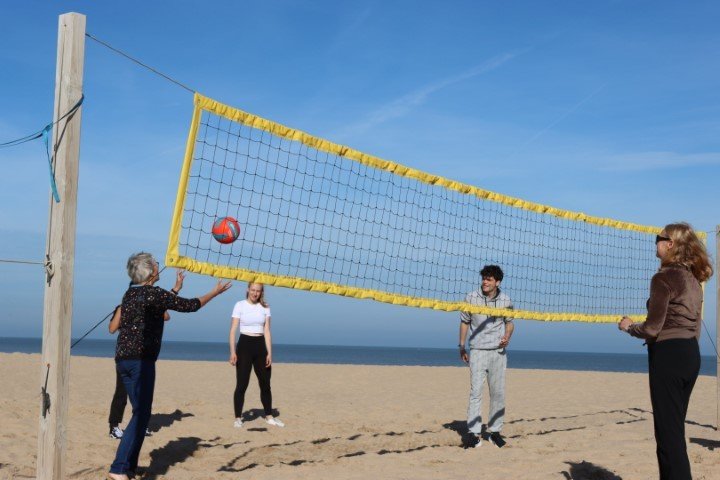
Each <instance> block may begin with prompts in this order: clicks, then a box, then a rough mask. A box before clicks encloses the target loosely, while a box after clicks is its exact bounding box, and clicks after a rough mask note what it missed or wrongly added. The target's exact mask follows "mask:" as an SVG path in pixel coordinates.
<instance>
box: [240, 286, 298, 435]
mask: <svg viewBox="0 0 720 480" xmlns="http://www.w3.org/2000/svg"><path fill="white" fill-rule="evenodd" d="M238 326H239V327H240V339H239V340H238V341H237V348H236V347H235V339H236V338H237V336H236V333H237V329H238ZM230 365H234V366H235V375H236V378H237V383H236V385H235V394H234V396H233V403H234V407H235V424H234V426H235V427H236V428H240V427H242V424H243V421H242V411H243V403H244V402H245V391H246V390H247V387H248V384H249V383H250V370H253V369H254V370H255V375H256V376H257V379H258V384H259V385H260V401H261V402H262V406H263V410H264V411H265V421H266V422H267V423H269V424H270V425H275V426H277V427H284V426H285V424H284V423H283V422H282V421H280V420H279V419H277V418H275V417H273V414H272V392H271V391H270V373H271V366H272V337H271V335H270V308H269V307H268V304H267V303H266V302H265V296H264V288H263V284H262V283H250V284H248V288H247V293H246V294H245V300H242V301H240V302H237V303H236V304H235V308H234V309H233V313H232V320H231V323H230Z"/></svg>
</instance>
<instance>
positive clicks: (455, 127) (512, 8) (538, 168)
mask: <svg viewBox="0 0 720 480" xmlns="http://www.w3.org/2000/svg"><path fill="white" fill-rule="evenodd" d="M69 11H75V12H80V13H84V14H85V15H87V31H88V33H90V34H92V35H94V36H96V37H98V38H100V39H102V40H104V41H106V42H108V43H110V44H111V45H113V46H115V47H116V48H119V49H121V50H123V51H125V52H127V53H129V54H131V55H133V56H135V57H137V58H139V59H141V60H142V61H144V62H146V63H148V64H150V65H152V66H153V67H155V68H157V69H159V70H160V71H162V72H164V73H166V74H168V75H170V76H172V77H174V78H176V79H178V80H180V81H181V82H183V83H185V84H187V85H188V86H190V87H192V88H194V89H196V90H197V91H199V92H201V93H203V94H205V95H208V96H210V97H213V98H217V99H219V100H221V101H223V102H225V103H227V104H230V105H233V106H236V107H238V108H242V109H244V110H246V111H250V112H253V113H256V114H259V115H261V116H264V117H267V118H270V119H273V120H275V121H278V122H280V123H284V124H286V125H290V126H293V127H296V128H299V129H302V130H304V131H307V132H310V133H312V134H314V135H318V136H321V137H325V138H329V139H331V140H333V141H336V142H338V143H343V144H347V145H349V146H351V147H353V148H356V149H359V150H362V151H366V152H368V153H372V154H374V155H377V156H379V157H382V158H387V159H391V160H394V161H396V162H398V163H402V164H406V165H409V166H412V167H414V168H418V169H420V170H424V171H428V172H432V173H435V174H438V175H441V176H445V177H449V178H453V179H457V180H460V181H462V182H465V183H469V184H473V185H477V186H480V187H482V188H486V189H489V190H494V191H498V192H502V193H505V194H508V195H512V196H517V197H521V198H524V199H527V200H531V201H535V202H539V203H545V204H550V205H553V206H556V207H560V208H566V209H570V210H575V211H582V212H585V213H588V214H591V215H597V216H604V217H614V218H618V219H621V220H626V221H630V222H636V223H641V224H649V225H663V224H665V223H668V222H672V221H676V220H686V221H689V222H690V223H692V224H693V225H694V226H695V227H696V228H697V229H699V230H706V231H707V230H713V229H714V228H715V226H716V224H718V223H720V216H718V214H717V207H716V206H717V205H718V204H720V193H719V190H720V189H718V188H717V179H718V178H720V90H718V89H717V85H718V84H720V49H718V45H720V38H719V37H720V32H719V31H718V29H717V24H718V20H719V19H720V15H719V14H720V5H718V4H717V2H693V3H692V4H678V3H677V2H666V1H615V2H574V1H565V2H563V1H558V2H533V1H527V2H480V1H469V2H460V1H458V2H410V1H406V2H402V1H390V2H388V1H385V2H380V1H365V2H330V1H328V2H320V1H318V2H300V1H275V2H214V1H208V2H204V3H202V4H201V3H200V2H183V1H175V2H133V1H128V2H113V3H109V2H40V1H26V2H13V3H8V4H6V5H5V6H4V7H3V13H4V18H7V19H10V21H7V22H6V23H5V26H4V28H3V29H2V31H0V45H2V47H0V60H1V61H2V63H3V69H2V71H1V72H0V84H1V85H2V87H3V88H2V92H3V93H2V105H3V109H2V110H1V111H0V141H7V140H11V139H14V138H17V137H21V136H24V135H26V134H28V133H30V132H33V131H36V130H38V129H39V128H41V127H42V126H44V125H45V124H46V123H47V122H48V121H49V120H50V118H51V115H52V106H53V94H54V76H55V74H54V72H55V56H56V38H57V17H58V15H59V14H61V13H64V12H69ZM84 86H85V95H86V102H85V105H84V107H83V117H82V121H83V125H82V146H81V158H80V188H79V206H78V237H77V252H76V263H75V265H76V270H75V300H74V307H75V315H74V320H73V334H74V336H79V335H81V334H82V333H84V332H85V331H86V330H87V329H88V328H89V327H90V326H92V325H94V324H95V322H97V321H98V320H99V319H100V318H102V316H104V315H105V314H106V313H107V312H109V311H110V310H111V309H112V307H113V306H114V305H115V304H116V303H118V301H119V299H120V297H121V295H122V293H123V291H124V288H125V287H126V285H127V283H126V282H127V277H126V273H125V271H124V265H125V261H126V259H127V257H128V255H129V254H130V253H132V252H134V251H138V250H147V251H151V252H153V253H154V254H155V255H156V256H157V257H158V258H159V259H162V258H163V257H164V253H165V249H166V244H167V234H168V230H169V223H170V217H171V214H172V208H173V204H174V200H175V192H176V189H177V181H178V177H179V169H180V164H181V160H182V155H183V151H184V148H185V140H186V137H187V129H188V125H189V121H190V115H191V111H192V96H191V94H190V93H188V92H187V91H185V90H183V89H181V88H179V87H177V86H176V85H174V84H172V83H169V82H168V81H166V80H163V79H162V78H159V77H157V76H155V75H154V74H152V73H150V72H148V71H147V70H144V69H142V68H140V67H138V66H137V65H135V64H132V63H130V62H129V61H128V60H126V59H124V58H122V57H120V56H118V55H117V54H114V53H112V52H110V51H109V50H107V49H106V48H105V47H102V46H100V45H99V44H97V43H95V42H93V41H92V40H87V42H86V58H85V80H84ZM43 148H44V147H43V146H42V144H41V143H39V142H34V143H30V144H25V145H23V146H21V147H16V148H13V149H3V150H0V162H2V165H3V167H4V171H5V172H6V173H5V175H2V177H0V203H1V204H2V205H3V208H2V209H1V210H0V257H1V258H4V259H28V260H40V259H41V258H42V257H43V252H44V248H45V246H44V245H45V231H46V225H47V207H48V179H47V164H46V160H45V154H44V151H43ZM709 238H710V240H711V241H710V242H709V243H710V250H711V253H712V254H713V255H715V252H714V250H715V247H714V241H713V240H714V238H713V235H712V234H711V235H710V237H709ZM648 248H653V246H652V245H648ZM0 269H1V272H2V273H1V274H0V291H2V293H0V303H1V304H2V313H0V336H31V337H34V336H40V335H41V332H42V298H43V275H42V271H41V269H40V267H36V266H28V265H11V264H0ZM171 277H172V273H171V272H166V273H165V274H164V278H163V280H161V282H160V285H161V286H165V287H169V286H171V285H172V280H171ZM211 284H212V280H211V279H208V278H203V277H200V276H198V275H189V277H188V279H187V281H186V287H185V293H186V294H188V295H192V294H201V293H204V292H205V291H206V290H207V289H208V288H209V287H210V286H211ZM244 288H245V287H244V285H242V284H236V285H235V286H234V287H233V289H232V290H231V291H230V292H228V293H227V294H225V296H223V297H220V298H218V299H217V300H215V301H214V302H213V303H211V304H210V305H208V307H206V308H205V309H203V310H202V311H201V312H199V313H196V314H192V315H181V314H175V315H174V318H173V323H172V324H171V325H169V328H168V329H167V330H166V332H167V333H166V339H170V340H203V341H225V340H226V338H227V331H228V326H229V317H230V313H231V310H232V305H233V303H234V301H235V300H236V299H238V298H240V297H241V296H243V295H244ZM607 288H610V289H612V288H613V286H612V285H608V286H607ZM707 289H708V295H707V297H706V299H707V302H708V303H707V305H706V308H705V312H706V319H707V321H708V322H707V323H708V327H709V330H710V333H711V335H712V337H713V339H714V337H715V325H714V323H715V322H714V319H715V309H716V305H715V303H716V302H715V295H714V294H713V293H714V292H715V289H716V283H715V278H713V280H712V281H711V282H710V283H709V284H708V286H707ZM267 295H268V299H269V301H270V303H271V308H272V309H273V318H274V319H273V332H274V337H275V341H276V342H279V343H306V344H340V345H389V346H391V345H395V346H422V347H452V346H454V345H455V344H456V343H457V325H458V315H457V314H454V313H444V312H434V311H425V310H419V309H413V308H405V307H397V306H391V305H384V304H378V303H374V302H371V301H363V300H354V299H347V298H342V297H334V296H329V295H323V294H313V293H307V292H298V291H292V290H287V289H278V288H269V289H268V294H267ZM93 338H109V337H108V335H107V333H105V330H104V329H103V330H101V329H98V331H97V332H96V333H95V334H94V335H93ZM640 343H641V342H638V341H637V340H634V339H630V338H627V337H625V336H622V335H620V334H619V333H618V332H617V330H616V328H615V326H614V325H582V324H569V323H563V324H547V323H540V322H529V321H521V322H518V326H517V328H516V335H515V337H514V342H513V347H514V348H517V349H533V350H566V351H595V352H598V351H599V352H636V353H640V352H642V351H643V349H642V348H641V346H640ZM701 345H702V350H703V353H704V354H710V353H711V347H710V343H709V341H708V340H707V336H706V335H705V334H704V333H703V340H702V343H701ZM712 353H714V352H712Z"/></svg>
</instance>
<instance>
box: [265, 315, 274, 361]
mask: <svg viewBox="0 0 720 480" xmlns="http://www.w3.org/2000/svg"><path fill="white" fill-rule="evenodd" d="M264 330H265V332H264V333H265V348H267V352H268V354H267V359H266V360H265V367H270V365H272V336H271V334H270V317H265V329H264Z"/></svg>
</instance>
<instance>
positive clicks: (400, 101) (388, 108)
mask: <svg viewBox="0 0 720 480" xmlns="http://www.w3.org/2000/svg"><path fill="white" fill-rule="evenodd" d="M521 53H522V52H521ZM519 54H520V53H503V54H501V55H498V56H496V57H493V58H491V59H490V60H488V61H486V62H483V63H482V64H480V65H476V66H475V67H473V68H471V69H470V70H467V71H466V72H463V73H460V74H457V75H453V76H449V77H446V78H443V79H440V80H438V81H435V82H433V83H430V84H428V85H425V86H422V87H420V88H418V89H416V90H413V91H411V92H409V93H407V94H405V95H403V96H401V97H399V98H396V99H395V100H393V101H391V102H389V103H387V104H385V105H383V106H381V107H380V108H378V109H376V110H375V111H373V112H371V113H370V114H368V115H367V117H366V118H365V119H364V120H362V121H360V122H358V123H356V124H354V125H349V126H348V127H346V128H345V129H343V130H342V132H341V133H340V134H338V136H341V137H346V136H351V137H352V136H357V135H360V134H362V133H364V132H366V131H367V130H370V129H371V128H374V127H376V126H378V125H380V124H382V123H385V122H387V121H389V120H392V119H394V118H399V117H403V116H405V115H407V114H408V113H409V112H410V111H412V110H413V109H414V108H415V107H417V106H419V105H422V104H423V103H425V101H427V99H428V97H430V95H432V94H434V93H436V92H438V91H440V90H442V89H445V88H447V87H450V86H452V85H455V84H456V83H460V82H462V81H465V80H468V79H470V78H473V77H476V76H478V75H482V74H484V73H487V72H490V71H492V70H495V69H496V68H498V67H500V66H502V65H503V64H504V63H506V62H508V61H510V60H512V59H513V58H515V57H517V56H518V55H519Z"/></svg>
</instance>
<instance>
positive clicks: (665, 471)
mask: <svg viewBox="0 0 720 480" xmlns="http://www.w3.org/2000/svg"><path fill="white" fill-rule="evenodd" d="M655 245H656V250H657V254H656V255H657V257H658V258H659V259H660V270H659V271H658V272H657V273H656V274H655V275H654V276H653V278H652V281H651V282H650V298H649V299H648V301H647V310H648V313H647V318H646V320H645V321H644V322H641V323H633V322H632V321H631V320H630V319H629V318H628V317H623V318H622V320H621V321H620V323H619V324H618V327H619V328H620V330H622V331H624V332H627V333H629V334H630V335H632V336H633V337H638V338H643V339H645V341H646V342H647V347H648V373H649V377H650V401H651V403H652V409H653V423H654V426H655V442H656V443H657V458H658V465H659V469H660V479H661V480H670V479H672V480H675V479H682V480H685V479H691V478H692V476H691V474H690V462H689V460H688V456H687V447H686V445H685V416H686V414H687V409H688V404H689V403H690V394H691V393H692V389H693V386H694V385H695V380H697V376H698V372H699V371H700V349H699V347H698V338H699V337H700V329H701V322H702V318H701V317H702V303H703V291H702V286H701V283H702V282H705V281H706V280H708V279H709V278H710V277H711V276H712V274H713V270H712V265H711V264H710V259H709V257H708V254H707V251H706V250H705V245H704V244H703V243H702V242H701V241H700V239H699V238H698V237H697V235H696V234H695V232H694V231H693V229H692V227H691V226H690V225H688V224H687V223H673V224H670V225H667V226H666V227H665V228H664V229H663V230H662V232H660V235H658V236H657V237H655Z"/></svg>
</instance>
